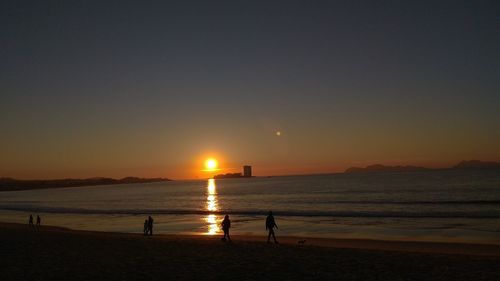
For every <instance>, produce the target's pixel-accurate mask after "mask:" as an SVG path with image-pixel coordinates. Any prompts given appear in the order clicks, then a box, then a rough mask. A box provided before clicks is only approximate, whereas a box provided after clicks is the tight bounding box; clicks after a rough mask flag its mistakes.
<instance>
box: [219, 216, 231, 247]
mask: <svg viewBox="0 0 500 281" xmlns="http://www.w3.org/2000/svg"><path fill="white" fill-rule="evenodd" d="M221 225H222V230H223V231H224V237H223V238H222V241H226V237H227V240H229V241H231V237H230V236H229V229H230V228H231V220H230V219H229V216H228V215H226V216H225V217H224V220H223V221H222V224H221Z"/></svg>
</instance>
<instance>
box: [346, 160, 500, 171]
mask: <svg viewBox="0 0 500 281" xmlns="http://www.w3.org/2000/svg"><path fill="white" fill-rule="evenodd" d="M446 169H448V170H450V169H500V162H493V161H480V160H469V161H462V162H460V163H458V164H456V165H454V166H452V167H449V168H444V169H432V168H425V167H419V166H386V165H380V164H375V165H369V166H366V167H365V168H360V167H351V168H348V169H347V170H345V173H367V172H418V171H432V170H446Z"/></svg>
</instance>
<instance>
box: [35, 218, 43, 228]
mask: <svg viewBox="0 0 500 281" xmlns="http://www.w3.org/2000/svg"><path fill="white" fill-rule="evenodd" d="M41 224H42V218H40V215H36V228H37V230H38V229H40V225H41Z"/></svg>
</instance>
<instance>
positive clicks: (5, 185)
mask: <svg viewBox="0 0 500 281" xmlns="http://www.w3.org/2000/svg"><path fill="white" fill-rule="evenodd" d="M163 181H170V179H166V178H137V177H126V178H122V179H112V178H89V179H57V180H17V179H12V178H0V191H8V190H25V189H40V188H56V187H77V186H92V185H109V184H130V183H150V182H163Z"/></svg>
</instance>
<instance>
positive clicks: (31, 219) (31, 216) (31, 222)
mask: <svg viewBox="0 0 500 281" xmlns="http://www.w3.org/2000/svg"><path fill="white" fill-rule="evenodd" d="M28 226H29V227H30V228H33V227H35V226H34V225H33V215H30V219H29V222H28Z"/></svg>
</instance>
